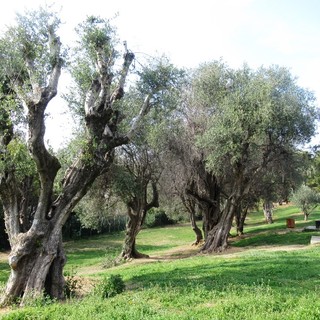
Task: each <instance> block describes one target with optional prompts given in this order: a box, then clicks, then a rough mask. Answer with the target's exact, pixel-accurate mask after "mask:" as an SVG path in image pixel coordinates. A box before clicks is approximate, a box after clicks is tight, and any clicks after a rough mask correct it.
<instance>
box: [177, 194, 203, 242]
mask: <svg viewBox="0 0 320 320" xmlns="http://www.w3.org/2000/svg"><path fill="white" fill-rule="evenodd" d="M180 198H181V201H182V204H183V205H184V207H185V208H186V210H187V211H188V213H189V215H190V222H191V227H192V230H193V231H194V233H195V235H196V240H195V241H194V242H193V243H192V245H198V244H199V243H200V242H201V241H202V240H203V235H202V231H201V229H200V228H198V226H197V223H196V213H195V210H196V201H195V199H194V198H193V197H191V196H190V195H188V194H186V193H184V194H180Z"/></svg>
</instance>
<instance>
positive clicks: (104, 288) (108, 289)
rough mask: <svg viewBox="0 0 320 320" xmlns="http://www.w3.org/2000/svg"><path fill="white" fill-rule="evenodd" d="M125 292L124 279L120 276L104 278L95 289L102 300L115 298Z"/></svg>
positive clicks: (95, 292)
mask: <svg viewBox="0 0 320 320" xmlns="http://www.w3.org/2000/svg"><path fill="white" fill-rule="evenodd" d="M124 290H125V284H124V281H123V279H122V277H121V276H120V275H118V274H116V275H110V276H108V277H104V278H103V279H102V280H101V281H100V282H99V283H98V284H97V285H96V286H95V288H94V294H95V295H97V296H99V297H101V298H110V297H113V296H115V295H117V294H119V293H121V292H123V291H124Z"/></svg>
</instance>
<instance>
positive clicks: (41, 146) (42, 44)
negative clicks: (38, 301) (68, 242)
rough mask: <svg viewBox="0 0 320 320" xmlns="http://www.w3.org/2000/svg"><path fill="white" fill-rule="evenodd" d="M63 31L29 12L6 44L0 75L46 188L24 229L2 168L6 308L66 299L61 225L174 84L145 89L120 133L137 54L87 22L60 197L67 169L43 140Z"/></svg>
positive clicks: (50, 17)
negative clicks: (20, 112) (20, 113)
mask: <svg viewBox="0 0 320 320" xmlns="http://www.w3.org/2000/svg"><path fill="white" fill-rule="evenodd" d="M59 25H60V21H59V18H58V16H57V15H56V14H54V13H52V12H48V11H46V10H44V9H40V10H38V11H35V12H27V13H26V14H25V15H18V16H17V24H16V26H13V27H11V28H9V29H8V30H7V32H6V33H5V34H4V35H3V37H2V38H1V39H0V48H1V49H0V52H1V61H0V72H1V74H3V75H5V77H6V78H7V79H8V81H9V84H10V88H11V90H12V91H13V92H14V93H15V95H16V101H17V103H19V104H21V105H23V107H24V110H25V112H26V119H27V128H28V138H27V144H28V150H29V152H30V154H31V155H32V158H33V161H34V163H35V167H36V171H37V174H38V176H39V184H40V187H39V194H38V203H37V206H36V210H35V213H34V215H33V220H32V223H31V225H30V227H29V228H28V230H26V231H24V230H22V229H21V226H20V223H19V213H20V211H21V210H23V207H22V205H21V203H19V201H18V196H17V195H18V193H19V190H18V186H17V172H16V168H15V166H14V165H13V166H4V167H2V168H1V173H0V195H1V199H2V201H3V204H4V215H5V224H6V230H7V233H8V235H9V241H10V245H11V252H10V255H9V265H10V268H11V273H10V276H9V279H8V282H7V286H6V289H5V294H4V296H3V298H2V303H3V304H7V303H10V302H11V301H12V300H14V299H16V298H21V303H22V304H23V303H24V301H25V300H26V299H27V298H28V297H33V296H37V295H40V294H42V293H43V292H46V293H47V294H49V295H50V296H51V297H54V298H58V299H60V298H62V297H63V291H64V290H63V289H64V277H63V267H64V264H65V262H66V256H65V254H64V250H63V244H62V232H61V229H62V226H63V225H64V223H65V222H66V220H67V218H68V216H69V214H70V212H71V211H72V209H73V208H74V207H75V205H76V204H77V203H78V202H79V201H80V200H81V199H82V197H83V196H84V195H85V194H86V192H87V191H88V189H89V188H90V186H91V185H92V184H93V182H94V181H95V179H96V178H97V177H98V176H100V175H101V174H102V173H104V174H106V173H107V172H108V171H109V169H110V166H111V164H112V162H113V159H114V150H115V148H116V147H118V146H121V145H123V144H126V143H128V142H129V141H130V139H131V138H132V137H133V136H134V134H135V131H136V129H137V128H138V127H139V125H140V123H141V119H142V118H143V117H144V116H145V114H146V113H147V112H148V111H149V110H150V107H151V105H152V101H153V99H154V98H155V97H157V93H158V92H159V91H163V90H165V88H166V87H169V86H170V83H169V79H167V78H166V77H163V78H161V79H162V80H163V81H161V82H159V83H158V85H155V86H149V87H144V89H145V90H144V91H143V92H142V93H141V99H140V101H141V103H140V106H139V111H138V112H137V113H136V114H134V113H133V112H132V113H131V114H130V118H128V117H127V118H126V121H127V125H126V126H123V128H122V127H121V126H120V125H121V122H123V120H124V119H125V115H124V110H123V109H122V103H121V101H122V100H123V99H124V98H125V85H126V82H127V78H128V75H129V73H130V70H131V69H130V68H131V66H132V62H133V61H134V59H135V55H134V53H133V52H131V51H130V50H129V49H128V48H127V46H124V48H123V51H122V52H121V53H120V52H118V50H117V49H116V48H117V47H116V44H117V41H116V33H115V30H114V28H113V27H112V26H111V25H110V23H109V21H108V20H105V19H101V18H96V17H88V18H87V20H86V21H85V22H84V23H82V24H81V25H80V26H79V28H78V29H77V33H78V39H79V43H78V46H77V48H76V50H75V51H74V55H73V56H72V59H70V61H69V64H68V66H69V67H70V70H71V74H72V76H73V79H74V83H75V87H74V89H73V90H72V91H71V92H70V94H69V95H68V98H69V103H70V106H72V107H73V108H75V109H77V111H78V112H79V114H81V115H82V117H83V120H84V121H83V122H82V123H83V125H84V129H83V132H84V139H83V141H82V146H81V149H79V151H78V154H77V156H76V157H75V159H74V161H73V162H72V164H71V165H70V166H69V167H68V169H67V170H66V171H65V173H64V175H63V179H62V181H61V182H60V188H59V193H58V194H56V193H55V192H54V186H55V182H56V179H57V173H58V171H59V169H60V167H61V164H60V162H59V160H58V158H57V157H56V156H55V155H54V154H53V153H52V152H51V151H50V150H49V149H48V148H47V146H46V144H45V141H44V135H45V128H46V127H45V119H46V109H47V106H48V104H49V103H50V102H51V100H52V99H53V98H54V97H55V96H56V95H57V90H58V83H59V80H60V75H61V70H62V68H63V66H64V65H65V61H66V55H65V50H64V49H63V47H62V43H61V41H60V38H59V37H58V35H57V32H58V28H59ZM160 72H161V70H160ZM159 77H160V76H159ZM134 110H136V109H134ZM8 114H9V116H12V114H11V113H10V112H9V113H8ZM0 129H1V136H2V137H3V136H5V138H1V150H4V154H8V153H7V152H6V150H8V149H9V148H10V145H11V143H12V141H13V137H14V132H13V131H12V130H7V127H6V126H5V125H4V126H2V127H1V128H0ZM122 129H123V130H122Z"/></svg>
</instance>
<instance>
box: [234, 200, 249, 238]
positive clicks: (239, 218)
mask: <svg viewBox="0 0 320 320" xmlns="http://www.w3.org/2000/svg"><path fill="white" fill-rule="evenodd" d="M247 214H248V207H246V208H245V209H242V206H239V208H238V209H237V210H236V215H235V220H236V225H237V234H238V236H241V235H243V229H244V222H245V220H246V217H247Z"/></svg>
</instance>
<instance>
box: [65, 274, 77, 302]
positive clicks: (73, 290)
mask: <svg viewBox="0 0 320 320" xmlns="http://www.w3.org/2000/svg"><path fill="white" fill-rule="evenodd" d="M64 277H65V285H64V294H65V297H66V298H73V297H75V296H76V295H77V291H79V290H80V289H81V283H80V281H79V279H78V278H77V277H76V276H75V273H74V272H65V273H64Z"/></svg>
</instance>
